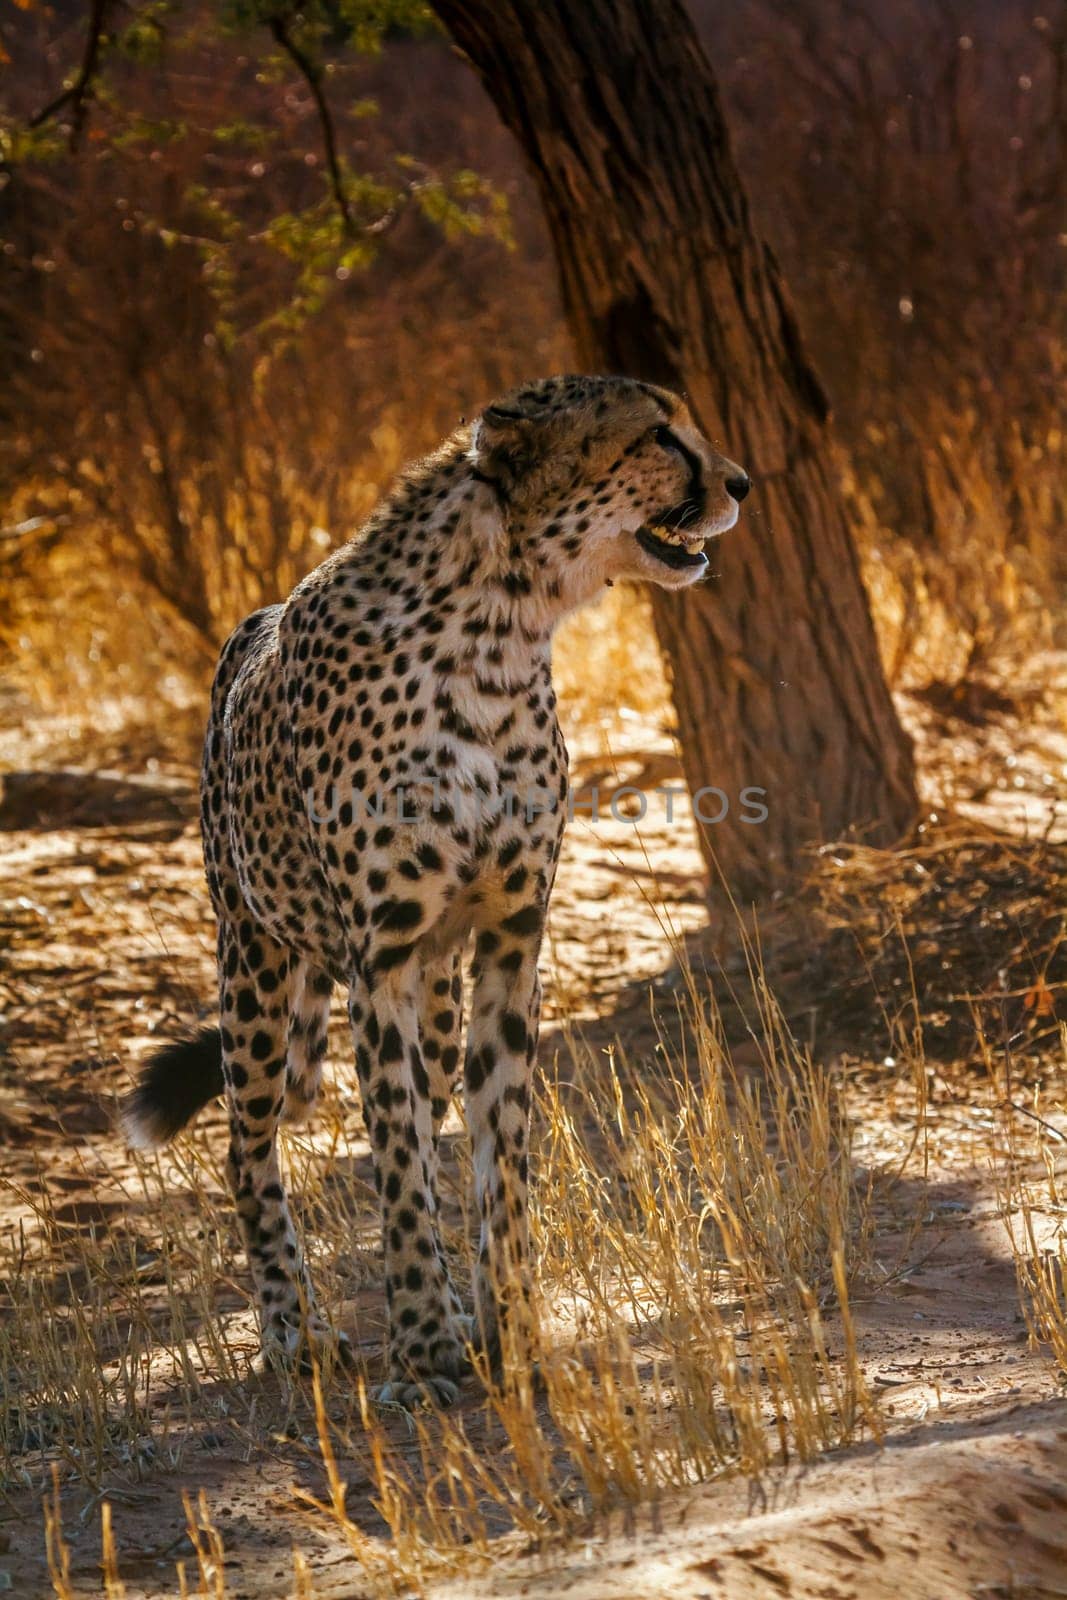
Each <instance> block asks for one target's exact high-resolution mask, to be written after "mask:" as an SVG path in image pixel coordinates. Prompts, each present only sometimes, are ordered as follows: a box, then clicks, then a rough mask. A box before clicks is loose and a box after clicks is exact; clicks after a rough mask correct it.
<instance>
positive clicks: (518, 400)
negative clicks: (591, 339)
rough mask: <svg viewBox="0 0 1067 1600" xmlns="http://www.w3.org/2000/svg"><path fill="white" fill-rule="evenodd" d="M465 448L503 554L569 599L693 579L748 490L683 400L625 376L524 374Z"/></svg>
mask: <svg viewBox="0 0 1067 1600" xmlns="http://www.w3.org/2000/svg"><path fill="white" fill-rule="evenodd" d="M468 455H469V459H470V462H471V468H472V471H473V473H474V476H475V477H476V478H477V479H478V480H480V481H481V482H482V483H483V484H485V485H486V486H487V490H488V492H491V494H492V495H493V497H494V498H495V502H496V504H497V505H498V507H499V508H500V509H501V514H502V517H503V522H504V525H505V527H506V529H507V544H506V548H507V553H508V558H509V559H510V560H511V561H512V562H514V563H515V565H516V567H517V568H518V569H520V570H522V571H523V573H524V574H526V575H527V578H528V581H530V582H532V583H533V584H534V586H535V587H537V588H541V589H546V588H547V589H548V590H549V592H551V593H553V594H555V595H557V596H558V598H559V599H560V601H561V602H562V603H563V605H564V606H565V607H569V606H571V605H577V604H580V603H581V602H582V601H583V600H588V599H590V598H592V597H593V596H594V595H595V594H596V593H597V592H598V591H599V590H600V589H602V588H603V587H604V585H605V584H610V583H612V582H614V580H615V579H616V578H646V579H650V580H651V581H652V582H653V583H658V584H659V585H660V586H661V587H662V588H665V589H684V588H687V587H688V586H689V585H690V584H692V583H695V582H696V581H697V580H698V579H699V578H701V577H702V576H703V575H704V573H705V572H706V571H707V567H708V559H707V556H706V555H705V553H704V543H705V541H706V540H707V539H709V538H714V537H717V536H718V535H719V534H722V533H725V532H726V530H727V529H728V528H732V527H733V525H734V523H735V522H736V521H737V517H738V509H739V503H740V501H742V500H743V499H744V497H745V495H746V494H747V493H748V489H749V480H748V477H747V475H746V473H745V472H744V471H743V470H742V468H741V467H739V466H737V465H736V463H735V462H733V461H729V460H727V458H726V457H725V456H721V455H719V454H718V453H717V452H716V451H715V450H714V449H713V448H712V446H711V445H710V444H709V443H708V441H707V439H705V438H704V436H703V434H701V433H700V432H699V431H698V429H697V428H696V427H695V426H694V424H693V421H692V418H691V417H690V415H689V412H688V410H687V408H686V406H685V404H684V402H683V401H681V400H680V399H679V398H678V397H677V396H676V395H674V394H671V393H670V392H669V391H668V390H666V389H657V388H653V387H652V386H651V385H650V384H644V383H638V382H635V381H634V380H632V379H629V378H590V377H559V378H546V379H543V380H541V381H539V382H536V383H530V384H526V385H524V386H523V387H522V388H519V389H516V390H514V391H513V392H512V393H511V394H509V395H506V396H505V397H504V398H503V399H501V400H498V401H496V402H495V403H494V404H493V405H491V406H489V407H487V408H486V410H485V411H484V412H483V413H482V415H481V416H480V417H479V418H478V419H477V421H476V422H475V424H474V427H473V428H472V430H471V435H470V446H469V451H468Z"/></svg>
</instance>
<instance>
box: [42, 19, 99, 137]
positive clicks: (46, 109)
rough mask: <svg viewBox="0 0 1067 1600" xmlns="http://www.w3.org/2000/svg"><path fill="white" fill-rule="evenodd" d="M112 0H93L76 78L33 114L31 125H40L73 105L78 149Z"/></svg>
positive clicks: (73, 123) (72, 132) (73, 135)
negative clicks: (83, 51)
mask: <svg viewBox="0 0 1067 1600" xmlns="http://www.w3.org/2000/svg"><path fill="white" fill-rule="evenodd" d="M108 3H109V0H90V6H89V34H88V37H87V39H86V41H85V54H84V55H83V57H82V64H81V69H80V71H79V73H78V76H77V77H76V78H75V80H74V82H73V83H72V84H70V85H69V86H68V87H67V88H66V89H64V90H63V92H62V93H61V94H57V95H56V97H55V99H54V100H50V101H49V102H48V104H47V105H46V106H42V107H41V109H40V111H37V112H35V113H34V115H33V116H32V117H31V118H30V120H29V124H28V126H29V127H31V128H39V127H40V126H41V124H42V123H44V122H47V121H48V120H49V119H50V118H51V117H54V116H55V115H56V113H57V112H58V111H62V109H63V107H64V106H66V105H69V106H72V107H73V116H72V119H71V127H70V148H71V150H76V149H77V148H78V143H79V141H80V139H81V135H82V130H83V128H84V127H85V118H86V115H87V114H88V109H89V108H88V102H89V100H90V99H91V98H92V88H93V79H94V78H95V77H96V71H97V67H98V66H99V63H100V44H101V40H102V38H103V34H104V20H105V17H106V14H107V8H108Z"/></svg>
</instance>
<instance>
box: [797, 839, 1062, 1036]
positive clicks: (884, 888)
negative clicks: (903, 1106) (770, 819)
mask: <svg viewBox="0 0 1067 1600" xmlns="http://www.w3.org/2000/svg"><path fill="white" fill-rule="evenodd" d="M809 893H810V896H811V901H812V905H813V908H814V910H815V913H816V916H817V918H818V919H819V921H820V922H821V924H822V927H823V929H824V930H828V935H829V936H828V937H826V938H820V939H818V940H816V941H815V953H814V955H813V956H812V957H811V959H810V961H809V962H808V964H807V965H806V967H805V969H804V972H803V973H802V974H801V975H800V980H799V981H800V982H801V984H802V986H806V987H807V988H808V990H809V992H812V986H815V992H818V991H819V989H820V987H822V988H825V987H827V986H829V987H830V988H831V989H832V993H833V1013H834V1026H835V1027H836V1028H837V1030H838V1031H839V1033H840V1034H841V1035H843V1036H844V1035H847V1036H849V1037H850V1038H851V1039H853V1040H854V1041H856V1042H858V1043H862V1042H871V1041H872V1040H876V1039H877V1040H880V1041H882V1042H884V1041H885V1039H886V1038H887V1037H888V1038H889V1039H890V1040H897V1041H899V1042H900V1043H901V1045H902V1046H903V1047H905V1048H908V1049H910V1050H912V1051H913V1052H915V1051H918V1052H919V1053H920V1054H925V1055H930V1056H933V1057H935V1058H936V1059H938V1060H942V1061H953V1060H957V1059H959V1058H960V1057H964V1058H966V1057H972V1058H978V1059H984V1055H985V1051H984V1046H983V1040H985V1039H992V1040H996V1041H998V1043H999V1044H1001V1045H1002V1044H1004V1043H1006V1044H1007V1045H1008V1047H1009V1048H1010V1049H1011V1050H1012V1051H1013V1052H1014V1053H1015V1054H1017V1055H1019V1054H1022V1055H1029V1056H1034V1055H1039V1054H1040V1053H1041V1052H1042V1051H1047V1050H1048V1048H1049V1045H1050V1042H1054V1041H1055V1038H1056V1035H1057V1031H1058V1029H1059V1027H1060V1023H1059V1022H1058V1021H1057V1013H1058V1014H1059V1015H1060V1016H1062V1015H1063V1013H1064V1002H1065V998H1067V914H1065V912H1064V907H1065V905H1067V847H1065V846H1064V845H1063V844H1057V843H1054V842H1052V841H1051V840H1049V839H1038V840H1033V841H1028V840H1023V839H1013V838H1011V837H1010V836H1007V835H998V834H994V833H991V832H988V831H977V830H975V829H974V828H971V827H966V826H963V825H961V824H960V823H953V822H948V823H944V824H937V823H932V824H928V825H927V826H926V827H925V828H924V829H922V830H921V831H920V833H919V835H918V836H917V838H916V840H915V842H914V843H913V844H912V845H911V846H910V847H908V848H906V849H900V850H895V851H887V850H873V849H868V848H865V847H863V846H860V845H855V846H846V845H836V846H834V847H833V848H832V849H829V848H828V849H827V850H825V851H823V852H822V853H821V856H820V859H819V862H818V866H817V870H816V872H815V873H814V874H813V877H812V880H811V883H810V886H809Z"/></svg>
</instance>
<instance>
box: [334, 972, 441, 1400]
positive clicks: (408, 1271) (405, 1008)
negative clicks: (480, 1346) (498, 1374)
mask: <svg viewBox="0 0 1067 1600" xmlns="http://www.w3.org/2000/svg"><path fill="white" fill-rule="evenodd" d="M391 948H394V949H395V947H391ZM418 987H419V975H418V969H417V964H416V961H415V960H414V959H413V958H410V957H409V958H408V960H407V961H406V962H405V963H404V964H403V965H396V966H390V967H389V968H388V969H387V970H386V971H385V972H382V971H381V970H380V969H379V968H378V967H377V965H376V961H375V955H374V952H373V948H372V949H371V950H369V951H368V952H367V955H366V958H365V959H364V960H363V961H361V963H360V966H359V969H358V971H357V972H356V974H355V976H354V978H353V980H352V984H351V989H350V995H349V1016H350V1020H351V1023H352V1036H353V1041H354V1045H355V1053H356V1070H357V1072H358V1074H359V1081H360V1091H361V1094H362V1098H363V1115H364V1120H365V1121H366V1125H367V1133H368V1135H369V1138H370V1145H371V1152H372V1155H373V1158H374V1174H375V1181H376V1184H377V1187H378V1192H379V1194H380V1196H381V1206H382V1243H383V1250H384V1255H385V1286H386V1298H387V1301H388V1307H389V1346H388V1376H387V1379H386V1382H385V1383H384V1384H383V1385H382V1387H381V1389H380V1390H379V1392H378V1395H377V1398H378V1400H379V1401H393V1402H397V1403H399V1404H400V1405H405V1406H412V1405H415V1404H417V1403H418V1402H419V1401H421V1400H427V1399H428V1400H430V1401H432V1402H434V1403H437V1404H442V1405H450V1404H451V1403H452V1401H454V1400H455V1399H456V1398H457V1396H458V1394H459V1387H458V1385H459V1380H460V1378H461V1377H463V1376H464V1374H465V1373H466V1371H467V1368H468V1362H467V1356H466V1343H467V1340H468V1337H469V1332H470V1329H469V1325H468V1324H467V1323H466V1321H465V1320H464V1319H463V1318H462V1317H461V1316H460V1303H459V1298H458V1296H457V1294H456V1291H455V1289H454V1287H453V1285H452V1281H451V1279H450V1277H449V1273H448V1267H447V1265H446V1262H445V1256H444V1250H443V1248H442V1245H441V1237H440V1232H439V1228H438V1222H437V1200H436V1195H435V1191H434V1184H433V1172H434V1163H435V1153H434V1137H435V1136H434V1115H433V1106H432V1097H431V1078H430V1074H429V1073H428V1072H427V1069H426V1064H425V1062H424V1059H423V1052H422V1043H421V1039H420V1033H419V1015H418V1008H417V1004H416V996H417V993H418ZM442 1115H443V1113H442Z"/></svg>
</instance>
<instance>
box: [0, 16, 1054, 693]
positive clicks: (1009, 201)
mask: <svg viewBox="0 0 1067 1600" xmlns="http://www.w3.org/2000/svg"><path fill="white" fill-rule="evenodd" d="M87 9H88V13H89V17H90V21H92V18H93V17H94V16H95V17H96V18H97V20H98V21H99V22H100V24H101V26H100V44H99V50H98V53H97V57H96V59H95V60H94V61H92V62H91V63H90V66H91V72H90V73H89V74H88V75H87V74H86V73H85V68H86V64H87V62H86V20H87ZM692 11H693V14H694V16H695V18H696V20H697V22H698V25H699V27H700V30H701V33H702V36H703V39H704V42H705V44H706V46H707V49H708V51H709V54H710V56H711V59H712V61H713V64H714V66H715V68H716V72H717V74H718V77H719V80H720V83H721V86H722V90H723V93H724V95H725V98H726V109H727V113H728V118H729V121H730V124H731V128H732V131H733V135H734V139H735V143H736V147H737V154H738V159H739V163H740V166H741V169H742V172H743V175H744V176H745V178H746V180H747V183H748V188H749V193H750V195H751V197H752V200H753V205H754V208H755V211H756V220H757V226H758V228H759V229H760V231H761V232H762V233H763V234H764V235H765V236H766V237H768V238H769V239H770V240H771V241H772V243H773V245H774V248H775V250H776V252H777V253H778V255H779V257H780V259H781V262H782V265H783V267H784V270H785V274H786V277H787V279H788V281H789V283H790V286H791V288H792V291H793V294H794V297H795V299H796V301H797V302H798V309H799V313H800V322H801V325H802V327H803V328H804V330H805V334H806V337H807V339H808V341H809V343H810V345H811V347H812V351H813V354H814V357H815V360H816V364H817V367H818V370H819V372H820V375H821V377H822V378H823V380H824V382H825V384H826V387H827V389H828V391H829V393H830V396H831V399H832V402H833V406H834V412H835V417H836V421H837V437H838V441H839V447H840V467H839V472H840V481H841V486H842V492H843V493H844V494H845V495H846V496H847V500H848V504H849V508H850V514H851V519H852V523H853V526H854V529H855V531H856V536H857V539H858V541H859V544H860V548H861V553H862V556H863V561H864V570H865V574H866V577H867V581H868V585H869V588H870V592H871V597H872V604H873V608H874V612H875V617H876V622H877V626H878V630H879V638H880V642H881V647H882V652H883V660H884V663H885V666H886V670H887V673H888V675H889V678H890V681H891V683H893V684H895V685H901V684H906V685H910V686H913V687H914V686H920V685H929V684H930V683H935V684H937V685H939V686H945V687H947V689H948V690H949V691H950V692H958V691H960V690H961V689H962V687H963V686H965V685H966V684H967V683H968V682H969V681H972V680H974V679H975V678H976V677H977V678H982V677H985V676H990V675H992V676H996V677H998V679H1001V680H1004V681H1007V680H1008V679H1010V676H1011V674H1012V672H1013V671H1014V670H1015V668H1016V666H1017V663H1018V661H1019V659H1020V658H1021V653H1022V651H1023V650H1024V649H1025V650H1026V651H1028V652H1029V651H1032V650H1033V648H1034V646H1035V644H1037V645H1041V644H1042V643H1045V642H1048V643H1051V642H1053V639H1054V633H1055V624H1054V613H1055V596H1056V594H1057V591H1058V587H1059V585H1060V584H1061V583H1062V579H1063V575H1064V567H1065V564H1067V558H1065V556H1064V544H1063V539H1062V534H1061V530H1062V527H1063V524H1064V512H1065V507H1067V474H1065V471H1064V467H1065V444H1064V436H1063V429H1064V418H1063V410H1064V401H1063V376H1064V365H1065V355H1067V329H1065V325H1064V296H1063V288H1064V265H1065V263H1067V208H1065V203H1064V202H1065V198H1067V4H1064V3H1061V0H1052V3H1050V4H1048V5H1044V6H1043V8H1042V10H1041V12H1040V14H1036V15H1035V12H1034V8H1033V6H1032V5H1027V4H1023V3H1018V0H893V3H892V4H889V3H887V0H714V3H713V0H692ZM80 74H81V77H82V78H83V79H84V83H83V85H82V86H83V87H84V88H85V90H86V91H87V92H86V93H84V94H82V93H81V92H80V89H79V83H80V81H81V80H80V77H79V75H80ZM57 99H58V101H59V103H58V104H56V102H57ZM0 153H2V166H0V227H2V236H3V244H2V249H3V255H2V258H0V368H2V370H3V372H4V376H5V382H4V384H3V389H2V392H0V430H2V431H0V585H2V586H0V640H2V644H3V647H4V652H5V655H6V657H7V658H8V667H9V673H8V676H9V678H10V681H11V682H12V683H13V684H14V685H15V687H16V688H17V689H18V690H19V692H20V693H22V694H27V695H29V696H30V697H31V701H30V703H31V704H36V705H41V706H45V705H62V704H65V703H67V702H69V701H71V700H72V699H76V700H78V701H79V702H84V701H85V700H88V701H89V702H90V703H91V702H92V701H93V700H94V699H96V698H97V697H100V696H103V695H110V696H116V695H117V696H126V695H130V696H136V695H138V694H139V693H141V692H142V691H143V690H144V689H145V688H146V687H148V686H149V685H151V686H153V689H154V690H155V691H156V692H158V689H159V686H160V684H161V683H162V685H163V687H164V688H165V690H166V691H167V692H168V693H169V694H170V695H171V696H172V697H174V698H175V699H181V698H182V697H183V696H185V695H187V694H188V693H189V692H190V691H193V692H196V693H199V692H200V691H201V690H202V687H203V684H204V681H205V678H206V676H207V674H208V673H209V671H210V667H211V663H212V661H213V658H214V655H215V653H216V651H217V648H218V645H219V643H220V641H221V640H222V638H224V637H225V635H226V633H227V632H228V631H229V629H230V627H231V626H232V625H233V623H234V622H235V621H236V620H237V619H238V618H239V617H240V616H241V615H243V614H244V613H245V612H246V611H248V610H249V609H250V608H252V607H255V606H257V605H260V604H263V603H265V602H267V601H270V600H273V599H275V598H277V597H278V596H280V595H283V594H284V593H286V592H287V591H288V589H289V588H290V587H291V586H292V584H293V583H294V582H295V581H296V579H297V578H298V577H299V576H300V575H301V574H302V573H303V572H304V571H305V570H307V569H308V568H309V567H311V566H312V565H314V564H315V563H316V562H317V561H318V560H320V559H321V558H322V556H323V554H324V553H325V552H326V551H327V550H328V549H329V548H331V547H332V546H334V545H335V544H337V543H340V542H341V541H343V540H344V539H345V538H346V537H347V536H348V535H349V534H350V533H351V531H353V529H354V527H355V526H356V525H357V524H358V522H359V521H360V519H361V518H362V517H363V516H364V515H365V514H366V513H367V512H368V511H369V510H370V508H371V506H372V505H373V503H374V501H375V499H376V498H377V496H378V494H379V493H380V491H381V490H382V489H383V488H384V487H385V486H386V484H387V483H388V481H389V479H390V478H391V476H392V475H393V473H394V472H395V471H396V469H397V468H398V467H399V466H400V465H401V464H402V463H403V462H404V461H405V460H407V459H409V458H410V457H411V456H413V455H416V454H418V453H420V452H421V451H423V450H425V449H427V448H428V447H429V446H430V445H432V444H433V443H434V442H435V441H436V440H437V439H438V438H439V437H440V436H441V435H442V434H443V433H445V432H446V431H448V430H449V429H450V428H451V427H452V426H454V424H455V422H456V421H457V419H458V418H459V417H460V416H462V415H463V414H465V413H470V412H471V411H472V410H474V409H475V408H477V407H478V406H479V405H480V404H481V403H483V402H484V401H485V400H486V399H488V398H489V397H491V396H492V395H493V394H494V393H496V392H498V391H499V390H501V389H503V388H505V387H507V386H508V385H509V384H511V383H512V382H514V381H516V380H518V379H520V378H522V377H526V376H529V375H530V374H533V373H541V372H547V371H551V370H558V369H561V368H566V367H567V366H568V364H569V362H570V360H571V358H570V356H569V352H568V339H567V332H566V328H565V326H564V323H563V319H562V315H561V312H560V307H559V302H558V297H557V291H556V284H555V276H554V271H555V269H554V264H553V260H552V252H551V247H550V243H549V241H548V238H547V235H546V231H545V228H544V224H543V222H542V219H541V216H540V214H539V207H538V202H537V197H536V194H535V193H534V191H533V187H532V184H531V182H530V180H529V178H528V176H527V174H526V172H525V171H524V169H523V166H522V162H521V158H520V156H519V154H518V151H517V150H516V148H515V147H514V144H513V142H512V140H511V138H510V136H509V135H508V134H507V133H506V132H505V131H504V130H503V128H502V127H501V126H500V124H499V121H498V118H497V116H496V113H495V111H494V109H493V107H492V106H491V104H490V103H489V101H488V99H487V97H486V95H485V93H484V91H483V89H482V88H481V87H480V85H479V83H478V82H477V80H476V78H475V76H474V74H473V73H472V72H471V71H470V70H469V68H468V66H467V65H466V63H465V62H464V61H463V60H462V59H461V58H460V57H459V56H458V54H457V53H456V51H455V50H454V49H453V48H452V46H451V45H450V43H449V41H448V39H447V38H446V36H445V35H444V34H443V32H441V30H440V29H439V27H438V26H437V25H436V23H435V21H434V19H433V16H432V14H431V13H430V11H429V9H428V8H427V7H425V6H423V5H420V4H418V3H415V0H338V3H335V4H334V3H331V4H322V5H315V6H310V7H305V8H304V9H303V10H301V11H299V12H298V11H295V10H294V11H291V12H289V11H286V10H285V8H284V7H282V8H279V7H278V6H277V5H271V4H268V3H265V0H228V3H227V4H225V5H219V4H212V3H208V0H204V3H197V0H175V3H171V0H147V3H133V4H128V5H121V6H120V5H117V4H115V5H112V4H108V3H107V0H103V3H101V0H93V4H92V6H90V7H89V8H87V7H86V6H85V5H82V4H78V3H76V0H55V3H53V4H50V5H44V4H40V3H38V0H17V4H16V6H15V7H13V8H9V10H8V12H7V14H6V15H5V18H4V21H3V24H2V31H0ZM606 604H607V606H608V611H607V612H606V613H605V614H604V616H603V617H602V618H601V620H600V623H599V626H594V627H593V629H592V633H590V631H589V628H588V627H587V628H586V632H585V635H584V642H583V651H584V653H583V673H582V676H583V683H584V688H583V693H584V694H585V695H586V696H587V697H588V696H590V695H592V697H593V698H594V699H595V696H596V691H595V690H590V689H589V684H590V681H591V680H592V679H599V680H600V681H603V682H604V683H605V685H606V693H607V695H608V696H609V697H610V696H611V695H612V693H613V690H612V684H611V681H610V680H611V676H612V671H613V668H615V667H619V666H622V665H624V664H625V663H626V662H628V661H632V660H633V659H634V658H635V657H637V658H638V659H642V660H644V661H645V662H646V663H647V665H648V674H647V676H648V690H647V692H648V693H649V694H651V695H653V696H655V695H659V694H661V693H662V680H661V679H660V678H659V676H658V673H657V671H656V669H655V660H654V657H655V645H654V642H653V639H652V635H651V631H650V628H649V625H648V621H647V617H646V615H645V612H644V609H643V605H644V602H643V601H642V600H641V598H640V597H639V596H637V595H635V594H630V595H624V596H618V595H612V596H609V597H608V601H607V602H606ZM590 638H592V639H594V640H595V641H598V643H597V644H596V648H597V649H598V650H599V651H600V652H601V656H602V659H601V661H600V663H599V665H600V666H601V667H602V668H603V670H602V671H600V672H590V670H589V655H588V651H589V648H590V644H589V641H590ZM566 648H567V646H566V640H565V641H564V644H563V648H562V652H561V653H562V654H563V656H564V657H565V656H566ZM562 665H563V668H564V678H565V680H566V676H567V671H566V660H564V661H563V663H562ZM564 687H565V689H566V687H567V685H566V682H565V684H564ZM631 698H632V697H631Z"/></svg>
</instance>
